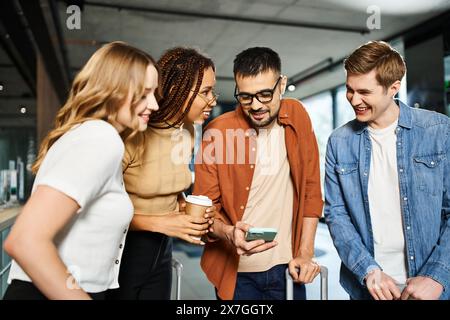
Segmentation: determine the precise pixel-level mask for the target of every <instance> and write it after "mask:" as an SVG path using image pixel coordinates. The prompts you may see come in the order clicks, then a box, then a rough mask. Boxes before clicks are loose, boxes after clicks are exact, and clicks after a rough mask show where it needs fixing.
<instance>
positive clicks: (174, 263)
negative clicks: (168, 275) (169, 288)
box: [172, 258, 183, 300]
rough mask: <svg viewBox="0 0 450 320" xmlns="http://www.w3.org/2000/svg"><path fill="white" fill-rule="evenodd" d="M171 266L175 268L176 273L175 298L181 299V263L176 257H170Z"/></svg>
mask: <svg viewBox="0 0 450 320" xmlns="http://www.w3.org/2000/svg"><path fill="white" fill-rule="evenodd" d="M172 268H173V269H175V274H176V279H177V280H176V288H175V300H181V273H182V271H183V264H182V263H181V262H180V261H178V259H175V258H172Z"/></svg>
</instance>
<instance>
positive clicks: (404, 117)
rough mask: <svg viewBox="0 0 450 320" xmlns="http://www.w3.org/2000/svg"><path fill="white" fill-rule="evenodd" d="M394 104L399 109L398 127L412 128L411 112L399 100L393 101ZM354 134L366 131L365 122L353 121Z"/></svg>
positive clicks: (409, 108)
mask: <svg viewBox="0 0 450 320" xmlns="http://www.w3.org/2000/svg"><path fill="white" fill-rule="evenodd" d="M394 101H395V103H396V104H397V105H398V106H399V108H400V115H399V117H398V125H399V126H400V127H403V128H407V129H411V128H412V110H411V107H409V106H408V105H407V104H406V103H403V102H402V101H400V100H399V99H394ZM354 125H355V128H354V129H355V132H356V134H361V133H363V132H364V131H365V130H366V129H367V123H366V122H359V121H355V124H354Z"/></svg>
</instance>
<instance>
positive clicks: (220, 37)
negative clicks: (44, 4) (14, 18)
mask: <svg viewBox="0 0 450 320" xmlns="http://www.w3.org/2000/svg"><path fill="white" fill-rule="evenodd" d="M68 2H69V3H74V2H77V3H79V4H82V12H81V29H79V30H78V29H73V30H70V29H68V28H67V27H66V20H67V19H68V17H69V16H70V14H68V13H67V12H66V10H67V3H68ZM56 4H57V6H58V8H57V9H58V11H59V20H60V25H61V29H62V35H63V40H64V43H65V46H66V48H67V58H68V62H69V67H70V71H71V73H72V76H73V75H74V74H75V73H76V72H77V71H78V70H79V69H80V67H81V66H83V64H84V63H85V62H86V61H87V59H88V58H89V57H90V55H91V54H92V53H93V52H94V51H95V50H96V49H97V48H98V47H99V46H100V45H102V44H104V43H107V42H110V41H115V40H122V41H126V42H128V43H130V44H132V45H135V46H137V47H139V48H141V49H143V50H145V51H147V52H149V53H150V54H151V55H153V56H154V57H155V58H159V57H160V55H161V54H162V53H163V52H164V51H165V50H167V49H169V48H171V47H173V46H192V47H196V48H198V49H199V50H201V51H202V52H204V53H206V54H207V55H209V56H210V57H211V58H212V59H213V60H214V62H215V64H216V70H217V91H218V92H219V93H220V94H221V99H222V102H233V89H234V81H233V73H232V69H233V59H234V57H235V56H236V54H237V53H239V52H241V51H242V50H244V49H246V48H249V47H253V46H268V47H271V48H272V49H274V50H275V51H277V52H278V53H279V54H280V56H281V60H282V72H283V74H285V75H287V76H288V78H290V79H292V80H296V79H298V78H304V77H305V76H307V75H308V74H309V73H310V72H311V71H314V70H315V69H317V68H320V67H324V66H327V65H329V64H333V62H336V61H337V62H339V61H340V60H341V59H342V58H343V57H345V56H346V55H348V54H349V52H351V51H352V50H353V49H354V48H356V47H357V46H359V45H361V44H363V43H365V42H367V41H369V40H375V39H377V40H378V39H393V36H394V35H397V34H401V33H403V32H404V31H406V30H408V29H410V28H412V27H414V26H417V25H419V24H420V23H421V22H424V21H426V20H429V19H431V18H433V17H435V16H438V15H439V14H441V13H443V12H444V11H447V10H449V9H450V1H449V0H428V1H422V0H402V1H396V2H394V1H391V0H389V1H388V0H379V1H376V0H359V1H358V2H355V1H351V0H340V1H337V0H336V1H334V0H191V1H183V0H151V1H145V0H128V1H125V0H95V1H57V2H56ZM374 5H375V6H377V7H375V8H374V7H373V6H374ZM378 9H379V12H380V18H381V20H380V29H375V30H368V28H367V21H368V19H369V18H370V16H371V15H372V14H373V12H374V11H373V10H378ZM367 11H369V13H368V12H367ZM0 27H1V24H0ZM0 72H1V78H0V83H4V90H3V91H2V92H1V93H0V103H1V106H2V108H1V113H2V114H4V113H5V112H4V110H9V111H11V112H13V111H14V110H18V108H19V106H20V105H22V104H27V107H28V109H29V112H30V114H31V115H32V114H33V112H35V111H34V108H35V102H34V99H33V98H32V95H31V91H30V89H29V88H28V86H27V84H26V82H25V81H24V80H23V79H22V78H21V76H20V75H19V73H18V72H17V70H15V68H14V64H13V63H12V62H11V61H10V59H9V57H8V56H7V55H6V54H5V52H4V51H3V49H1V48H0ZM344 81H345V79H344V74H343V71H342V68H341V67H339V65H338V67H336V68H333V69H331V71H328V72H323V73H321V74H320V75H318V76H317V77H312V78H309V79H307V80H305V81H301V82H300V83H299V85H297V88H296V90H295V91H293V92H289V93H288V94H289V95H291V96H294V97H296V98H302V97H305V96H308V95H311V94H313V93H316V92H319V91H322V90H324V89H328V88H330V87H333V86H336V85H339V84H341V83H343V82H344Z"/></svg>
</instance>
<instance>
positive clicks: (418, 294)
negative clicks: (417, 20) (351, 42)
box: [325, 41, 450, 300]
mask: <svg viewBox="0 0 450 320" xmlns="http://www.w3.org/2000/svg"><path fill="white" fill-rule="evenodd" d="M345 69H346V71H347V99H348V101H349V102H350V104H351V105H352V107H353V109H354V111H355V114H356V119H355V120H352V121H350V122H349V123H347V124H346V125H344V126H342V127H340V128H339V129H337V130H335V131H334V132H333V134H332V135H331V137H330V139H329V141H328V146H327V155H326V178H325V218H326V222H327V224H328V227H329V229H330V233H331V236H332V238H333V242H334V245H335V246H336V249H337V251H338V253H339V256H340V257H341V260H342V262H343V263H342V266H341V274H340V282H341V284H342V286H343V287H344V289H345V290H346V291H347V292H348V293H349V295H350V298H351V299H371V298H373V299H376V300H390V299H449V298H450V287H449V285H450V163H449V162H450V119H449V118H448V117H447V116H445V115H442V114H438V113H436V112H431V111H426V110H419V109H413V108H410V107H408V106H407V105H406V104H404V103H402V102H401V101H398V100H395V99H394V96H395V95H396V94H397V92H398V91H399V89H400V81H401V79H402V78H403V76H404V74H405V72H406V66H405V64H404V61H403V58H402V57H401V56H400V55H399V53H398V52H397V51H395V50H394V49H392V48H391V47H390V46H389V45H388V44H387V43H385V42H381V41H374V42H369V43H367V44H365V45H363V46H361V47H359V48H358V49H357V50H355V51H354V52H353V53H352V54H351V55H350V56H349V57H348V58H347V59H346V61H345Z"/></svg>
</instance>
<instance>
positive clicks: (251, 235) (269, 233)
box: [245, 228, 277, 242]
mask: <svg viewBox="0 0 450 320" xmlns="http://www.w3.org/2000/svg"><path fill="white" fill-rule="evenodd" d="M276 235H277V229H275V228H250V229H249V230H248V232H247V233H246V235H245V241H253V240H259V239H263V240H264V241H265V242H271V241H273V240H274V239H275V236H276Z"/></svg>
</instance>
